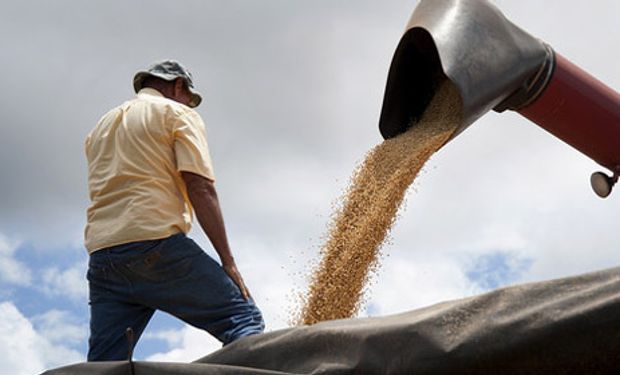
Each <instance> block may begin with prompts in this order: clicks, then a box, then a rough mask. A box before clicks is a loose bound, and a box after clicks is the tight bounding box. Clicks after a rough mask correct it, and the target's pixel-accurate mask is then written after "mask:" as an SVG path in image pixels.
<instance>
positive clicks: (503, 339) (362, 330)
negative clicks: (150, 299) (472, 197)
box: [44, 268, 620, 375]
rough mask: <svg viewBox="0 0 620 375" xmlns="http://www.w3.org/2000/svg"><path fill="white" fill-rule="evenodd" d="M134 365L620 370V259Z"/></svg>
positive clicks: (65, 374) (76, 368) (149, 369)
mask: <svg viewBox="0 0 620 375" xmlns="http://www.w3.org/2000/svg"><path fill="white" fill-rule="evenodd" d="M411 293H415V289H414V288H412V290H411ZM403 298H405V297H404V296H403ZM133 366H134V373H135V374H137V375H141V374H152V375H158V374H187V375H193V374H205V375H206V374H218V375H220V374H221V375H228V374H256V375H262V374H617V373H620V268H613V269H609V270H605V271H600V272H594V273H589V274H585V275H581V276H576V277H570V278H564V279H558V280H552V281H545V282H539V283H532V284H525V285H518V286H513V287H509V288H504V289H499V290H496V291H493V292H490V293H486V294H483V295H480V296H476V297H470V298H465V299H461V300H456V301H450V302H444V303H440V304H437V305H434V306H430V307H427V308H423V309H418V310H414V311H411V312H407V313H404V314H399V315H393V316H388V317H380V318H364V319H346V320H337V321H330V322H324V323H319V324H316V325H314V326H302V327H296V328H289V329H285V330H280V331H276V332H271V333H265V334H261V335H256V336H251V337H247V338H244V339H241V340H238V341H236V342H235V343H233V344H230V345H228V346H226V347H224V348H222V349H220V350H218V351H216V352H214V353H212V354H210V355H208V356H206V357H204V358H201V359H199V360H198V361H196V362H193V363H157V362H134V363H133ZM44 374H46V375H74V374H95V375H129V374H131V369H130V364H129V362H107V363H81V364H76V365H71V366H67V367H63V368H59V369H55V370H50V371H47V372H45V373H44Z"/></svg>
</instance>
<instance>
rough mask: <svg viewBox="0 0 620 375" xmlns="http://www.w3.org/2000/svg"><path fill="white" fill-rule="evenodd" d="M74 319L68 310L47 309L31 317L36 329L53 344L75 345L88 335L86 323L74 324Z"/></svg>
mask: <svg viewBox="0 0 620 375" xmlns="http://www.w3.org/2000/svg"><path fill="white" fill-rule="evenodd" d="M75 320H76V318H75V316H73V315H72V314H71V313H70V312H68V311H62V310H49V311H47V312H45V313H43V314H41V315H37V316H35V317H33V318H32V322H33V323H34V325H35V327H36V329H37V331H38V332H39V333H40V334H41V335H42V336H43V337H45V338H46V339H47V340H49V341H50V342H52V343H54V344H61V345H76V344H81V343H83V342H84V341H85V340H86V338H87V337H88V326H87V325H86V324H82V325H76V324H74V323H73V322H74V321H75Z"/></svg>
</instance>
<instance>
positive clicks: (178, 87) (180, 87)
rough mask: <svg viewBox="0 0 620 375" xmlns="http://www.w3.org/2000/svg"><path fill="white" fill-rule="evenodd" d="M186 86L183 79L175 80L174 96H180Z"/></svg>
mask: <svg viewBox="0 0 620 375" xmlns="http://www.w3.org/2000/svg"><path fill="white" fill-rule="evenodd" d="M184 84H185V82H183V78H177V79H175V80H174V95H179V94H180V93H181V92H183V85H184Z"/></svg>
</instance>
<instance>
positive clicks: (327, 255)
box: [296, 81, 461, 324]
mask: <svg viewBox="0 0 620 375" xmlns="http://www.w3.org/2000/svg"><path fill="white" fill-rule="evenodd" d="M460 107H461V106H460V97H459V95H458V93H457V91H456V89H455V87H454V86H453V85H452V84H451V83H449V82H448V81H446V82H445V83H444V84H442V85H441V87H440V88H439V89H438V90H437V93H436V94H435V97H434V98H433V100H432V101H431V103H430V104H429V106H428V107H427V109H426V111H425V113H424V115H423V116H422V118H421V119H420V121H419V122H418V123H417V124H416V125H415V126H413V127H412V128H411V129H409V130H408V131H407V132H405V133H403V134H401V135H399V136H397V137H395V138H392V139H388V140H386V141H384V142H382V143H381V144H379V145H378V146H376V147H375V148H374V149H372V150H371V151H370V152H369V153H368V154H367V156H366V158H365V160H364V162H363V163H362V164H361V166H359V167H358V168H357V169H356V171H355V172H354V174H353V176H352V178H351V183H350V185H349V187H348V188H347V190H346V194H345V197H344V199H343V203H342V205H341V206H340V208H338V209H337V211H336V212H335V213H334V214H333V215H332V221H331V223H330V225H329V235H328V239H327V242H326V243H325V245H323V247H322V249H321V255H322V259H321V261H320V263H319V264H318V267H317V269H316V270H315V271H314V273H313V276H312V278H311V283H310V288H309V291H308V293H307V294H306V295H305V296H303V300H304V301H303V307H302V308H301V312H300V313H299V317H298V318H297V319H296V320H297V322H296V323H301V324H314V323H317V322H320V321H325V320H332V319H342V318H350V317H352V316H354V315H355V314H356V313H357V312H358V310H359V309H360V305H361V304H362V296H363V292H364V286H365V285H366V282H367V281H368V279H369V276H370V275H371V274H372V273H373V271H374V270H375V269H376V267H377V264H378V262H377V257H378V253H379V249H380V247H381V245H382V244H383V243H384V241H385V239H386V236H387V235H388V233H389V231H390V229H391V227H392V225H393V224H394V221H395V218H396V214H397V212H398V208H399V207H400V205H401V202H402V201H403V197H404V195H405V192H406V190H407V188H408V187H409V186H410V185H411V183H412V182H413V180H414V178H415V177H416V176H417V174H418V172H419V171H420V169H421V168H422V166H423V165H424V163H425V162H426V161H427V160H428V159H429V158H430V157H431V155H432V154H433V153H434V152H435V151H437V150H438V149H439V148H440V147H441V146H443V144H444V143H445V142H446V141H447V140H448V139H449V138H450V136H451V135H452V134H453V133H454V131H455V130H456V129H457V128H458V126H459V124H460V119H461V117H460V112H459V111H460Z"/></svg>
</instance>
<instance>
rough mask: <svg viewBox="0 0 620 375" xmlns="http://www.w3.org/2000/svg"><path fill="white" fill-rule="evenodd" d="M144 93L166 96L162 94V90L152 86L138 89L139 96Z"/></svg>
mask: <svg viewBox="0 0 620 375" xmlns="http://www.w3.org/2000/svg"><path fill="white" fill-rule="evenodd" d="M144 95H150V96H159V97H162V98H163V97H164V94H162V93H161V92H159V91H157V90H155V89H154V88H152V87H144V88H142V89H140V91H138V96H144Z"/></svg>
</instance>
